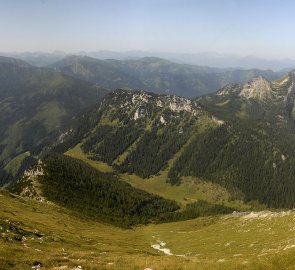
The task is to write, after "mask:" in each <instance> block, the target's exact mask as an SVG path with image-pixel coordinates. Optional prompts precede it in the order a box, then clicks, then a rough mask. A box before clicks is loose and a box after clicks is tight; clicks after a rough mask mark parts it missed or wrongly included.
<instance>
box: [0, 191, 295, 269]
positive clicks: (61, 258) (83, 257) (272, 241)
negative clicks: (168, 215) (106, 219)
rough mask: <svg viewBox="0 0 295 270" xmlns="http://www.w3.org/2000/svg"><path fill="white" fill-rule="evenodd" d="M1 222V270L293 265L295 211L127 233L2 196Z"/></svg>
mask: <svg viewBox="0 0 295 270" xmlns="http://www.w3.org/2000/svg"><path fill="white" fill-rule="evenodd" d="M0 217H1V218H0V231H1V234H0V249H1V252H0V268H1V269H13V270H29V269H36V268H41V269H42V268H43V269H48V270H54V269H55V270H56V269H66V270H70V269H83V270H91V269H122V270H129V269H135V270H142V269H145V268H147V267H149V268H151V269H164V270H170V269H188V270H193V269H194V270H196V269H197V270H198V269H200V270H201V269H208V270H213V269H214V270H216V269H218V270H225V269H226V270H233V269H245V270H250V269H251V270H258V269H292V268H293V266H294V246H295V243H294V218H295V216H294V212H293V211H288V212H267V211H265V212H253V213H249V212H248V213H236V214H235V215H227V216H222V217H206V218H199V219H194V220H190V221H183V222H177V223H166V224H157V225H153V224H152V225H147V226H144V227H138V228H135V229H133V230H122V229H120V228H116V227H113V226H109V225H106V224H102V223H99V222H96V221H93V220H91V219H86V218H80V217H77V216H73V215H72V213H71V212H69V211H67V210H66V209H65V208H62V207H59V206H57V205H54V204H49V203H42V202H37V201H36V200H31V199H26V198H23V197H18V196H15V195H11V194H8V193H7V192H1V193H0ZM16 254H17V256H16ZM168 254H169V255H168ZM170 254H172V255H170Z"/></svg>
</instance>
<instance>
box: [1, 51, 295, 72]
mask: <svg viewBox="0 0 295 270" xmlns="http://www.w3.org/2000/svg"><path fill="white" fill-rule="evenodd" d="M0 55H3V56H8V57H14V58H18V59H22V60H24V61H26V62H28V63H29V64H31V65H34V66H47V65H50V64H53V63H55V62H57V61H60V60H62V59H63V58H65V57H66V56H69V55H70V54H68V53H65V52H62V51H55V52H53V53H46V52H23V53H0ZM74 55H85V56H89V57H92V58H96V59H100V60H105V59H115V60H137V59H140V58H144V57H158V58H164V59H166V60H169V61H172V62H176V63H179V64H190V65H199V66H207V67H216V68H235V69H237V68H238V69H271V70H274V71H285V72H287V71H290V70H291V69H293V68H295V60H294V59H264V58H260V57H256V56H239V55H231V54H220V53H216V52H204V53H165V52H148V51H127V52H114V51H96V52H86V51H81V52H77V53H74Z"/></svg>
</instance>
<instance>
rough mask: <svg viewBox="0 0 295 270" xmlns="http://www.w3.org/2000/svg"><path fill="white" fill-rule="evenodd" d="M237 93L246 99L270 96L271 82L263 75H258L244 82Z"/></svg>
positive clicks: (259, 98) (261, 99) (260, 99)
mask: <svg viewBox="0 0 295 270" xmlns="http://www.w3.org/2000/svg"><path fill="white" fill-rule="evenodd" d="M239 95H240V96H242V97H245V98H247V99H257V100H259V101H263V100H266V99H268V98H272V95H273V94H272V88H271V83H270V82H269V81H268V80H267V79H265V78H264V77H262V76H258V77H256V78H254V79H253V80H252V81H250V82H249V83H246V84H244V86H243V89H242V90H241V92H240V94H239Z"/></svg>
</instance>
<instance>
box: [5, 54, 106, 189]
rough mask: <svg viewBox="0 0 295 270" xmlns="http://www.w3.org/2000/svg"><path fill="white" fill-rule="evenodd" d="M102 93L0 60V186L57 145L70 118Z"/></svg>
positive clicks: (66, 78)
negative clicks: (41, 153)
mask: <svg viewBox="0 0 295 270" xmlns="http://www.w3.org/2000/svg"><path fill="white" fill-rule="evenodd" d="M105 93H106V91H105V90H103V89H101V88H99V87H97V86H93V85H92V84H90V83H87V82H84V81H81V80H77V79H74V78H72V77H69V76H66V75H63V74H60V73H58V72H55V71H52V70H51V69H46V68H35V67H32V66H30V65H29V64H27V63H25V62H24V61H21V60H16V59H12V58H5V57H1V58H0V129H1V130H2V132H1V133H0V186H1V185H3V184H5V183H8V182H10V181H11V180H12V179H15V178H17V177H18V176H19V174H18V169H19V168H21V167H22V166H25V167H26V166H27V165H29V164H31V159H32V157H35V156H38V155H39V154H40V152H42V151H46V147H48V146H51V145H52V144H53V143H55V142H56V141H57V139H58V138H59V141H61V140H62V136H61V135H62V131H63V129H64V128H65V126H67V125H69V121H70V120H71V119H72V117H73V116H75V115H76V114H78V113H80V112H82V111H83V110H84V109H85V108H87V107H89V106H90V105H92V104H94V103H95V102H97V101H98V100H99V98H100V97H102V96H103V95H104V94H105ZM60 136H61V137H60ZM25 153H26V154H25Z"/></svg>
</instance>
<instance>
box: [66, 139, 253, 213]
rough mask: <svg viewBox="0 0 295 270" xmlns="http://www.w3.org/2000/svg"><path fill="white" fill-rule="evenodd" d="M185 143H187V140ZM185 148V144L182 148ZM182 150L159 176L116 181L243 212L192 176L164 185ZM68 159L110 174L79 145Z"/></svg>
mask: <svg viewBox="0 0 295 270" xmlns="http://www.w3.org/2000/svg"><path fill="white" fill-rule="evenodd" d="M188 144H189V141H188ZM184 147H186V145H185V146H184ZM184 147H183V148H182V149H181V150H180V151H179V152H178V153H176V154H175V155H174V157H173V159H171V160H169V161H168V167H167V168H166V169H165V170H163V171H161V172H160V173H159V174H157V175H155V176H152V177H150V178H148V179H143V178H141V177H139V176H138V175H135V174H127V173H124V174H120V179H122V180H124V181H126V182H127V183H129V184H131V185H132V186H133V187H135V188H138V189H142V190H145V191H147V192H149V193H153V194H157V195H159V196H162V197H164V198H167V199H171V200H175V201H177V202H179V203H181V204H183V205H185V204H188V203H192V202H195V201H197V200H205V201H208V202H211V203H219V204H224V205H226V206H230V207H235V208H237V209H241V210H247V209H249V208H250V206H249V205H247V204H245V203H243V202H242V201H239V200H231V199H230V197H231V196H230V194H229V192H228V191H227V190H226V189H225V188H223V187H222V186H220V185H218V184H215V183H212V182H208V181H203V180H201V179H198V178H194V177H183V178H182V183H181V184H180V185H179V186H172V185H171V184H169V183H167V179H168V168H169V167H170V166H171V165H172V164H173V162H175V160H177V158H178V157H179V155H180V154H181V151H182V150H183V149H184ZM65 154H66V155H68V156H71V157H74V158H77V159H80V160H82V161H83V162H85V163H87V164H89V165H90V166H92V167H94V168H96V169H97V170H100V171H103V172H112V171H113V169H112V167H111V166H109V165H108V164H106V163H104V162H101V161H95V160H91V159H89V158H88V157H87V156H86V155H85V154H84V153H83V151H82V149H81V147H80V144H78V145H76V146H75V147H74V148H72V149H70V150H69V151H67V152H66V153H65Z"/></svg>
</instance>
